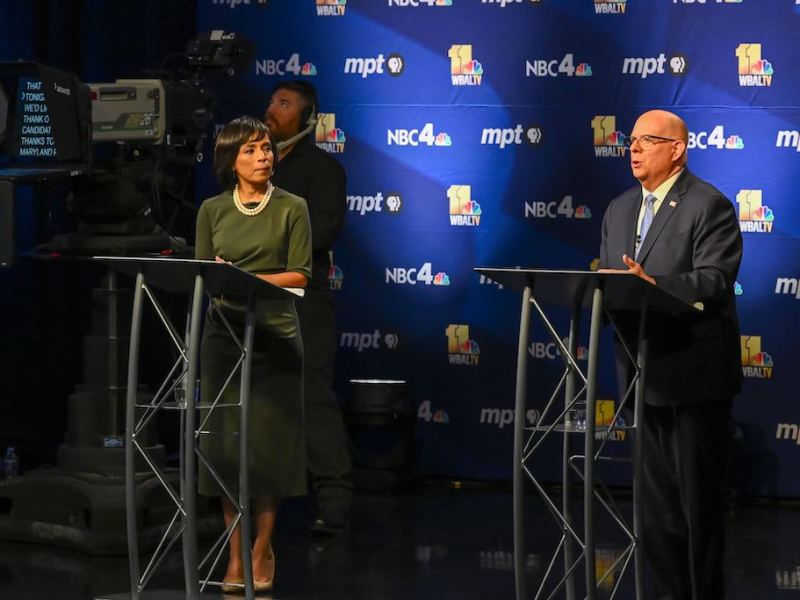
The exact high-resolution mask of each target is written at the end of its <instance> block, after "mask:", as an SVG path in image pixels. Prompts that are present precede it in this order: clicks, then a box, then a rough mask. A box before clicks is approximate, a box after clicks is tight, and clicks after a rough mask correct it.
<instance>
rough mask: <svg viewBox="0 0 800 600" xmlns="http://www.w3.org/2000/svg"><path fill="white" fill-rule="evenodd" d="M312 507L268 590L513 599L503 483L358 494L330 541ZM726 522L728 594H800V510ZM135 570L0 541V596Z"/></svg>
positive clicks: (163, 584)
mask: <svg viewBox="0 0 800 600" xmlns="http://www.w3.org/2000/svg"><path fill="white" fill-rule="evenodd" d="M622 504H623V505H624V504H625V500H624V499H623V501H622ZM527 505H528V515H527V521H526V532H527V538H528V539H527V548H528V556H527V557H526V564H527V570H528V582H529V584H528V585H529V592H530V593H529V597H530V598H533V597H534V592H535V589H536V585H537V584H538V580H539V578H540V577H541V574H542V572H543V569H544V568H545V566H546V564H547V561H548V560H549V556H550V553H551V551H552V548H553V545H554V544H555V542H556V541H557V536H558V531H557V529H556V527H555V524H554V522H553V521H552V519H551V517H550V516H549V514H548V513H547V512H546V509H545V507H544V504H543V503H542V502H541V500H540V499H539V498H538V497H536V496H534V495H532V494H531V495H530V496H529V498H528V502H527ZM310 517H311V511H310V505H309V503H308V502H307V501H305V500H303V501H293V502H289V503H287V504H285V505H284V506H283V508H282V512H281V514H280V517H279V525H278V530H277V532H276V539H275V550H276V554H277V564H278V572H277V576H276V587H275V591H274V593H273V595H272V596H267V597H271V598H275V599H287V600H288V599H298V600H300V599H304V600H305V599H311V598H320V599H325V600H345V599H346V600H362V599H363V600H389V599H398V600H421V599H425V600H429V599H439V598H458V599H465V600H466V599H475V600H478V599H480V600H486V599H494V598H508V599H512V598H514V572H513V562H512V554H511V551H512V523H511V493H510V489H508V488H507V487H505V486H465V487H462V488H461V489H451V488H450V487H448V486H447V485H446V484H442V483H436V484H431V485H427V486H423V487H421V488H420V489H419V490H418V491H417V492H416V493H414V494H409V495H402V496H394V497H388V496H382V497H379V496H360V497H359V498H358V499H357V503H356V506H355V512H354V519H353V525H352V528H351V531H350V532H349V533H348V534H345V535H342V536H339V537H337V538H334V539H332V540H329V541H327V542H325V543H322V542H320V543H317V542H315V541H312V540H310V539H309V536H308V535H307V524H308V522H309V519H310ZM728 526H729V527H728V531H729V538H728V561H727V565H728V569H727V582H728V598H730V599H742V600H756V599H757V600H767V599H773V598H775V599H782V598H798V597H800V544H798V543H797V532H798V531H800V509H798V508H796V507H791V506H785V505H783V506H773V505H768V504H765V503H747V504H746V505H743V506H740V507H739V508H736V509H734V510H731V512H730V515H729V519H728ZM614 537H615V534H614V533H613V531H612V528H611V527H609V526H600V527H599V533H598V542H599V543H598V559H599V560H602V561H608V562H610V561H613V559H614V557H616V556H618V554H619V552H620V551H621V549H622V546H621V545H620V544H619V540H615V539H614ZM631 576H632V574H629V575H626V576H625V577H624V578H623V580H622V584H621V588H620V591H619V592H618V595H617V597H618V598H623V599H628V598H632V597H633V592H632V591H631V590H632V581H631ZM127 577H128V573H127V559H126V558H125V557H115V558H91V557H87V556H85V555H82V554H80V553H78V552H74V551H67V550H59V549H54V548H48V547H45V546H40V545H28V544H11V543H0V599H2V600H50V599H58V600H88V599H92V598H96V597H104V596H107V595H109V594H114V593H119V592H124V591H125V590H126V586H127V585H128V579H127ZM182 582H183V577H182V570H181V553H180V551H179V550H178V551H175V552H173V553H172V554H170V556H169V557H168V559H167V561H166V564H165V565H163V567H162V571H161V573H160V574H159V575H158V576H157V577H156V578H155V580H154V582H153V584H152V588H153V589H172V590H179V589H180V588H181V585H182ZM607 595H608V594H607V592H604V593H603V594H601V597H606V596H607ZM174 597H180V596H177V595H176V596H174ZM212 597H214V598H221V597H222V595H221V594H214V595H213V596H212ZM228 597H229V598H236V597H237V596H228ZM558 597H563V596H562V595H560V596H558Z"/></svg>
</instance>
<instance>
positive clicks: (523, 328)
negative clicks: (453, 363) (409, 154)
mask: <svg viewBox="0 0 800 600" xmlns="http://www.w3.org/2000/svg"><path fill="white" fill-rule="evenodd" d="M475 271H477V272H478V273H480V274H482V275H484V276H486V277H488V278H490V279H492V280H494V281H496V282H498V283H501V284H503V285H504V286H507V287H509V288H511V289H514V290H516V291H519V292H521V293H522V308H521V316H520V327H519V340H518V348H517V379H516V391H515V421H514V471H513V515H514V517H513V518H514V575H515V583H516V597H517V600H523V599H524V598H526V582H525V565H524V557H525V540H524V531H523V521H524V520H523V514H524V511H523V503H522V500H523V484H524V481H525V479H524V475H527V476H528V480H530V481H531V482H532V483H533V485H534V487H535V488H536V489H537V491H538V492H539V494H540V495H541V496H542V499H543V500H544V502H545V504H546V505H547V507H548V508H549V509H550V512H551V513H552V515H553V517H554V518H555V519H556V521H557V522H558V524H559V526H560V528H561V530H562V535H561V540H560V541H559V544H558V546H557V548H556V550H555V551H554V553H553V556H552V558H551V560H550V562H549V564H548V567H547V570H546V572H545V574H544V577H543V578H542V582H541V584H540V586H539V589H538V591H537V594H536V596H535V597H536V598H537V599H538V598H541V597H548V598H552V597H553V596H554V594H555V592H556V591H558V590H559V589H562V588H563V589H564V591H565V597H566V598H567V600H574V598H575V592H576V590H575V572H576V570H577V567H578V565H579V563H580V561H581V560H583V562H584V575H585V582H586V596H585V597H586V599H587V600H595V598H596V596H597V586H598V584H599V583H601V582H602V581H603V580H604V579H605V578H606V577H608V576H609V575H610V574H611V573H613V572H614V571H615V570H616V569H617V568H618V567H620V573H619V575H620V576H619V579H618V580H617V583H616V585H615V587H614V589H613V590H612V592H611V597H612V598H613V597H614V596H615V594H616V591H617V589H618V587H619V583H620V581H621V580H622V576H623V575H624V573H625V571H626V570H627V568H628V566H629V565H630V561H631V558H633V559H634V573H635V587H636V597H637V598H639V599H640V600H644V595H643V592H642V585H643V575H642V559H641V544H640V541H639V540H640V535H641V523H642V509H643V507H642V502H641V481H642V461H641V456H642V440H641V436H640V435H639V432H640V431H641V426H642V418H643V407H644V390H645V380H646V365H647V317H648V314H650V313H653V312H662V313H669V314H672V315H683V314H689V313H692V312H696V311H697V310H698V309H696V308H695V307H693V306H692V305H689V304H686V303H685V302H683V301H682V300H680V299H678V298H676V297H675V296H673V295H671V294H669V293H667V292H665V291H664V290H662V289H660V288H658V287H656V286H654V285H652V284H650V283H648V282H647V281H645V280H643V279H641V278H640V277H637V276H635V275H630V274H627V273H597V272H594V271H553V270H539V269H505V268H477V269H475ZM543 306H551V307H562V308H567V309H569V311H570V323H569V335H568V336H567V338H566V339H567V342H566V343H564V341H562V337H561V336H559V334H558V332H557V331H556V328H555V327H554V325H553V324H552V322H551V320H550V319H549V318H548V316H547V313H546V312H545V311H544V309H543ZM584 308H590V310H591V313H590V331H589V346H588V356H587V366H586V370H585V372H584V371H583V370H582V369H581V368H580V366H578V359H577V356H576V354H577V352H576V350H577V344H578V342H577V340H578V335H579V330H580V317H581V313H582V310H583V309H584ZM532 310H533V311H535V312H536V313H537V314H538V315H539V317H540V318H541V320H542V323H543V324H544V327H545V329H546V330H547V332H548V334H549V335H550V336H551V338H552V340H553V342H554V343H555V344H556V345H557V347H558V349H559V351H560V352H561V355H562V357H563V359H564V362H565V371H564V374H563V375H562V377H561V380H560V382H559V384H558V385H557V387H556V389H555V390H554V392H553V394H552V395H551V396H550V398H549V401H548V402H547V404H546V406H545V408H544V409H543V410H542V411H541V414H540V416H539V419H538V421H537V422H536V424H535V425H534V426H533V427H531V428H529V429H528V430H527V431H526V427H525V414H526V402H527V399H526V396H527V377H526V372H527V370H526V369H527V360H528V339H529V336H530V325H531V319H530V316H531V312H532ZM618 311H630V312H633V313H635V314H638V316H639V328H638V340H637V344H636V355H635V356H634V354H633V352H632V351H631V347H630V345H629V344H628V343H626V342H627V341H626V340H625V339H624V337H623V336H622V334H621V332H620V331H619V329H618V328H617V326H616V322H615V319H614V315H615V313H617V312H618ZM604 318H605V319H607V320H608V322H610V323H611V324H612V325H613V326H614V328H615V329H616V331H617V333H618V334H619V335H620V339H621V342H622V345H623V348H624V350H625V352H626V353H627V356H628V359H629V360H630V361H631V363H632V365H633V367H634V376H633V379H632V381H631V383H630V385H629V386H628V388H627V389H626V391H625V394H624V396H623V398H622V400H621V402H620V405H619V407H617V409H616V411H615V414H614V416H613V419H612V420H611V422H610V423H609V424H608V425H607V427H600V428H598V426H597V425H596V420H595V410H596V400H597V362H598V349H599V338H600V328H601V324H602V322H603V319H604ZM579 381H580V383H581V387H580V389H579V388H578V382H579ZM562 388H563V390H564V404H563V405H561V406H557V405H556V402H555V401H556V398H557V396H558V395H559V392H560V390H561V389H562ZM576 390H577V391H576ZM632 395H633V400H634V401H633V413H634V422H633V428H632V429H633V451H632V455H633V456H632V463H633V526H632V527H631V526H629V525H628V524H627V522H626V520H625V518H624V516H623V515H622V514H621V512H620V511H619V510H618V509H617V508H616V506H615V505H614V504H613V501H611V500H610V497H605V496H603V495H601V494H600V493H599V492H598V491H597V490H596V489H595V475H594V471H595V466H596V464H597V463H598V462H599V461H601V460H603V459H604V458H606V457H603V456H602V455H601V453H602V450H603V446H604V445H605V440H606V439H608V435H609V434H611V433H612V432H613V431H615V430H618V429H620V428H621V425H620V415H621V413H622V411H623V409H624V408H625V406H626V405H628V404H629V401H630V399H631V396H632ZM581 396H585V406H586V409H585V410H586V424H585V428H582V429H576V428H575V427H574V425H573V423H572V421H571V419H570V418H569V415H570V413H571V411H572V410H573V409H574V407H575V406H576V405H577V403H578V402H579V401H580V398H581ZM551 415H553V416H551ZM625 428H628V427H625ZM596 431H597V432H600V431H605V437H604V438H603V441H601V443H600V444H599V445H598V444H597V443H596V439H595V432H596ZM573 432H580V433H583V436H584V454H583V455H582V456H571V452H570V442H569V435H570V434H571V433H573ZM555 433H563V434H564V438H563V445H562V447H563V463H562V484H563V487H562V498H561V507H560V508H559V507H558V506H557V505H556V504H555V503H554V502H553V501H552V500H551V499H550V497H549V495H548V494H547V492H546V490H545V489H544V488H543V487H542V485H541V484H540V483H539V482H538V481H537V480H536V477H535V475H534V473H533V472H532V470H531V469H530V468H529V466H528V465H527V464H526V463H527V461H528V460H530V458H531V456H532V455H533V454H534V453H535V452H536V450H537V449H538V448H539V447H540V445H541V444H542V442H543V441H544V440H545V439H547V438H548V437H549V436H551V435H553V434H555ZM581 459H582V461H583V469H582V470H581V469H579V468H578V467H577V464H578V463H579V462H580V460H581ZM573 473H574V474H576V475H577V476H578V477H579V478H580V479H582V481H583V486H584V488H583V525H584V528H583V536H581V535H580V534H579V531H578V530H577V528H576V526H575V524H574V519H573V517H572V514H571V511H570V507H569V483H570V479H571V476H572V474H573ZM596 503H600V504H601V506H602V507H603V508H604V509H605V510H606V511H607V512H608V514H609V515H610V516H611V517H612V519H614V521H615V522H616V524H617V525H618V526H619V527H620V528H621V529H622V530H623V531H624V533H625V535H626V536H627V538H628V540H629V543H628V546H627V547H626V549H625V550H624V551H623V553H622V554H621V555H620V557H619V558H618V559H617V560H615V561H614V563H613V564H612V565H611V566H609V568H608V570H607V571H606V573H605V574H603V575H602V576H601V577H600V579H599V580H598V577H597V573H596V570H595V569H596V567H595V532H594V516H595V508H596V506H595V505H596ZM576 544H577V546H578V547H580V549H581V551H580V553H579V555H578V556H577V557H575V556H574V547H575V545H576ZM562 553H563V561H564V575H563V577H562V578H561V579H560V580H559V581H558V582H557V583H556V584H555V588H554V589H553V590H552V593H551V594H550V595H548V596H545V595H544V594H545V586H546V584H547V583H548V580H549V578H550V576H551V574H552V573H553V569H554V566H555V563H556V561H557V559H558V556H559V554H562Z"/></svg>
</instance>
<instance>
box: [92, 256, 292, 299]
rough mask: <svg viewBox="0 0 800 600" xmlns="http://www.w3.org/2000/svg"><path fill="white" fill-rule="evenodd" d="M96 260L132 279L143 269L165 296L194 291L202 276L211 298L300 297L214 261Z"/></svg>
mask: <svg viewBox="0 0 800 600" xmlns="http://www.w3.org/2000/svg"><path fill="white" fill-rule="evenodd" d="M94 260H97V261H100V262H102V263H103V264H105V265H108V266H109V267H111V268H112V269H114V270H116V271H120V272H122V273H125V274H126V275H131V276H132V277H135V276H136V274H137V273H138V272H139V270H140V269H141V270H142V271H143V272H144V273H145V275H146V276H147V281H148V283H150V284H151V285H153V286H155V287H157V288H159V289H161V290H164V291H165V292H171V293H182V292H186V291H187V290H191V289H192V287H193V286H194V278H195V276H196V275H198V274H202V275H203V277H204V278H205V284H204V285H205V291H206V293H208V294H209V295H211V296H217V295H219V294H223V293H224V294H225V295H226V296H242V297H246V296H248V295H250V294H253V297H254V298H256V299H264V298H296V297H297V296H296V295H295V294H294V293H292V292H290V291H288V290H286V289H284V288H281V287H278V286H277V285H272V284H271V283H269V282H266V281H264V280H263V279H259V278H258V277H256V276H255V275H251V274H250V273H248V272H247V271H243V270H242V269H239V268H238V267H236V266H232V265H229V264H228V263H218V262H215V261H213V260H193V259H185V258H141V257H133V256H95V257H94ZM192 267H195V268H192Z"/></svg>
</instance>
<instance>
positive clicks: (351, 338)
mask: <svg viewBox="0 0 800 600" xmlns="http://www.w3.org/2000/svg"><path fill="white" fill-rule="evenodd" d="M399 344H400V339H399V338H398V337H397V334H396V333H387V334H385V335H384V334H382V333H381V332H380V331H379V330H378V329H376V330H375V331H372V332H364V333H357V332H352V331H343V332H342V334H341V336H340V337H339V346H340V347H342V348H355V349H356V350H357V351H358V352H363V351H364V350H380V349H382V348H388V349H389V350H394V349H395V348H397V346H398V345H399Z"/></svg>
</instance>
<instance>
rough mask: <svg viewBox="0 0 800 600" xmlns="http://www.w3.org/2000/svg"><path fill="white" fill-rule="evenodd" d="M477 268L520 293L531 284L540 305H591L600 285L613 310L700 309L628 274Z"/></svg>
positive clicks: (680, 312) (676, 312) (678, 312)
mask: <svg viewBox="0 0 800 600" xmlns="http://www.w3.org/2000/svg"><path fill="white" fill-rule="evenodd" d="M475 271H476V272H478V273H480V274H482V275H485V276H486V277H488V278H490V279H492V280H494V281H497V282H498V283H502V284H503V285H504V286H507V287H510V288H511V289H514V290H517V291H520V292H521V291H522V290H524V289H525V288H526V287H530V288H531V290H532V293H533V297H534V298H535V299H536V301H537V302H539V303H541V304H549V305H554V306H566V307H575V306H583V307H589V306H591V304H592V291H593V290H594V289H595V288H596V287H601V288H602V290H603V301H604V303H605V305H606V307H607V308H609V309H610V310H641V309H642V307H643V306H647V307H649V308H652V309H655V310H659V311H663V312H668V313H672V314H676V315H680V314H690V313H699V312H700V310H699V309H697V308H695V307H694V306H692V305H691V304H687V303H686V302H684V301H683V300H681V299H680V298H678V297H676V296H673V295H672V294H670V293H669V292H666V291H664V290H662V289H661V288H659V287H658V286H655V285H653V284H652V283H650V282H648V281H645V280H644V279H642V278H641V277H637V276H635V275H632V274H629V273H598V272H597V271H569V270H551V269H513V268H503V267H478V268H476V269H475Z"/></svg>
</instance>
